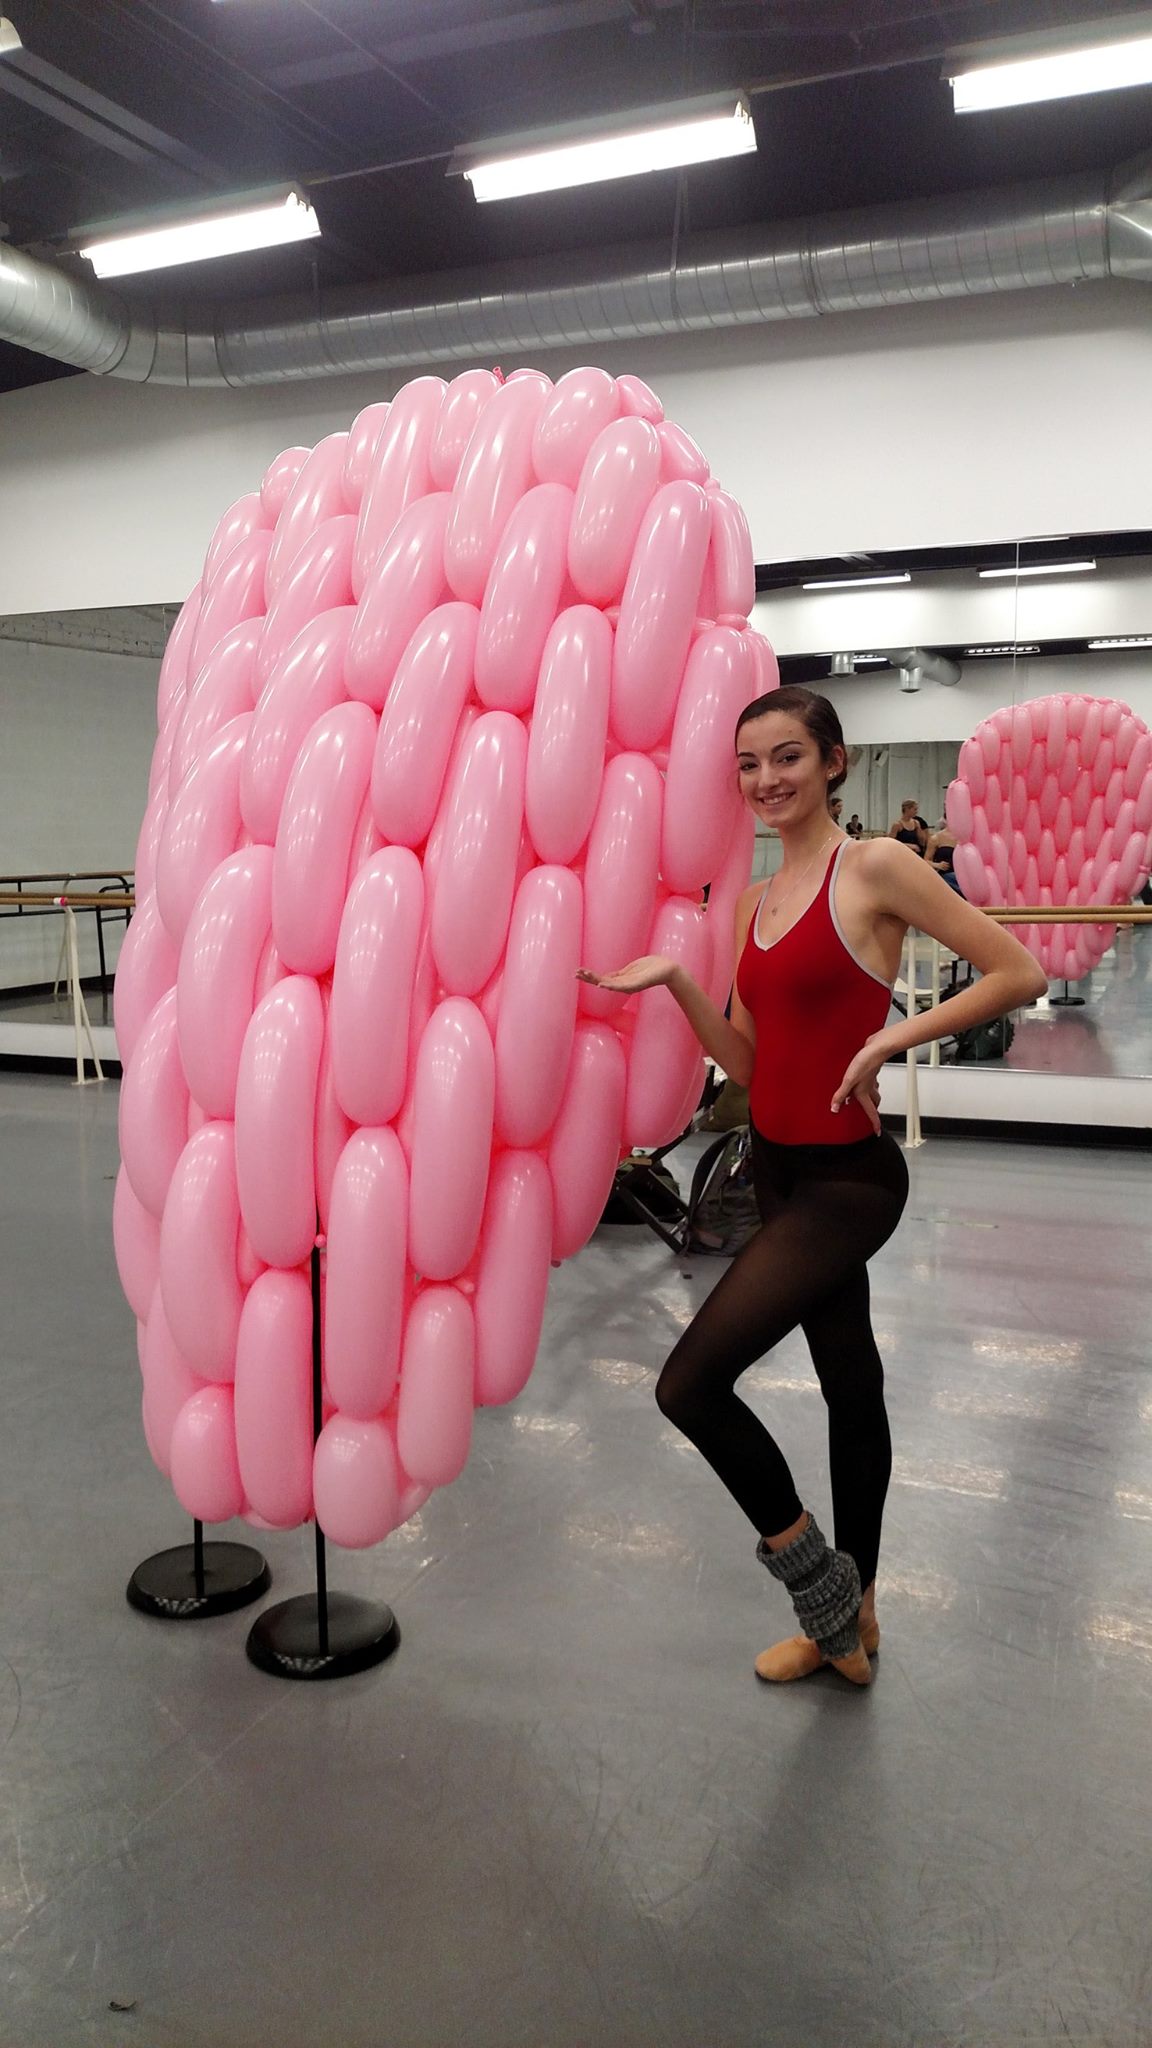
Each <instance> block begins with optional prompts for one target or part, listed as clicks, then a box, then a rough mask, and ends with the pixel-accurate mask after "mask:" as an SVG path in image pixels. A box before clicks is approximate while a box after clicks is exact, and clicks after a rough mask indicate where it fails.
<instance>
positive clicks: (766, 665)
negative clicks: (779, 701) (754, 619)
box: [747, 632, 780, 697]
mask: <svg viewBox="0 0 1152 2048" xmlns="http://www.w3.org/2000/svg"><path fill="white" fill-rule="evenodd" d="M747 637H748V639H749V641H750V642H751V646H752V659H753V661H754V662H755V664H756V695H757V697H767V696H769V695H770V694H771V692H772V691H773V690H778V689H779V688H780V663H779V662H778V661H777V659H776V655H775V651H774V650H773V648H772V647H771V646H770V644H769V642H768V641H767V640H766V639H765V638H764V635H763V633H755V632H749V634H748V636H747Z"/></svg>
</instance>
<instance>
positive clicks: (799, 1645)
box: [756, 1620, 880, 1685]
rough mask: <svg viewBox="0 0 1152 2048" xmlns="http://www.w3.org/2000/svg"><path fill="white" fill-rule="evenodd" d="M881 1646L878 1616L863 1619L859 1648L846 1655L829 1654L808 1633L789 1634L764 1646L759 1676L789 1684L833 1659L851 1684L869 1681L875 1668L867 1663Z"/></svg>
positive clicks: (777, 1682) (757, 1669)
mask: <svg viewBox="0 0 1152 2048" xmlns="http://www.w3.org/2000/svg"><path fill="white" fill-rule="evenodd" d="M879 1648H880V1627H879V1624H878V1622H876V1621H875V1620H873V1621H867V1622H862V1623H861V1626H860V1648H859V1649H858V1650H853V1651H851V1652H850V1654H849V1655H848V1656H847V1657H836V1658H831V1659H830V1658H827V1657H825V1656H824V1655H823V1653H822V1652H821V1651H820V1650H818V1649H817V1647H816V1645H815V1643H814V1642H812V1641H811V1639H810V1638H809V1637H808V1636H789V1637H788V1638H787V1639H786V1640H785V1641H784V1642H782V1643H773V1644H772V1647H771V1649H768V1650H762V1651H761V1652H760V1655H759V1656H758V1657H757V1659H756V1676H757V1678H762V1679H763V1680H764V1683H765V1684H766V1685H790V1684H792V1683H793V1682H794V1680H796V1679H797V1678H810V1677H811V1676H812V1673H813V1672H814V1671H820V1670H822V1669H823V1667H824V1665H825V1664H827V1663H829V1662H830V1663H831V1664H832V1667H833V1669H834V1670H836V1671H838V1672H839V1673H840V1675H841V1677H842V1678H847V1679H848V1680H849V1681H850V1683H851V1684H852V1685H870V1684H871V1681H872V1670H871V1666H870V1665H869V1663H868V1659H869V1657H874V1656H875V1655H876V1652H877V1650H878V1649H879Z"/></svg>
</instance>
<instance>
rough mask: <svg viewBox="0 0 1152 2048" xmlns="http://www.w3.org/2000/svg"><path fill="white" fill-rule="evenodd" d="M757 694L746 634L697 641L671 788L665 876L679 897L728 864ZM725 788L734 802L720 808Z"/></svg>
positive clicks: (684, 690) (722, 633)
mask: <svg viewBox="0 0 1152 2048" xmlns="http://www.w3.org/2000/svg"><path fill="white" fill-rule="evenodd" d="M755 687H756V680H755V665H754V662H753V657H752V650H751V648H750V647H749V645H748V639H747V635H746V634H743V633H738V632H736V631H734V630H733V628H732V627H730V626H716V627H714V628H713V630H712V631H711V632H710V633H704V634H701V636H700V638H699V639H698V640H695V641H694V642H693V645H692V651H691V653H690V655H689V657H688V665H687V668H686V669H685V672H684V681H683V685H682V687H681V690H680V696H679V699H678V701H677V704H676V718H675V723H674V725H673V727H672V745H671V747H670V749H669V754H668V769H667V774H666V776H665V783H664V817H663V827H662V840H661V855H660V872H661V876H662V878H663V881H664V885H665V887H666V888H667V889H669V890H671V891H673V892H674V893H675V894H676V895H692V894H693V893H694V892H695V891H696V890H699V889H702V888H703V887H704V884H705V883H706V882H713V881H715V879H716V876H717V874H718V873H719V870H720V867H721V865H722V863H723V860H724V855H725V852H726V851H727V848H728V844H729V841H730V840H731V837H732V833H733V830H734V829H735V824H736V818H737V816H738V814H739V810H740V805H741V798H740V794H739V791H738V789H737V787H736V778H735V776H734V775H733V774H732V737H733V733H734V731H735V727H736V720H737V718H738V717H739V715H740V712H741V711H742V710H743V709H744V706H745V705H746V704H747V703H749V702H750V701H751V698H752V696H753V693H754V691H755ZM725 782H727V785H728V787H727V790H726V792H725V793H726V796H727V799H728V800H727V802H726V803H717V801H716V792H717V791H718V790H723V789H724V785H725Z"/></svg>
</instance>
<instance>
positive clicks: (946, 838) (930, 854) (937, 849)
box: [924, 818, 960, 891]
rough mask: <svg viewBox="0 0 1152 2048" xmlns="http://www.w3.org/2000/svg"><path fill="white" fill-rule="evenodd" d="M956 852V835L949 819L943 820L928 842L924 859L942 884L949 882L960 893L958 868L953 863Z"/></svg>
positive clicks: (951, 887)
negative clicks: (957, 877)
mask: <svg viewBox="0 0 1152 2048" xmlns="http://www.w3.org/2000/svg"><path fill="white" fill-rule="evenodd" d="M955 852H956V834H955V833H954V832H953V830H952V827H951V825H950V824H949V823H948V820H947V818H942V819H941V821H940V823H939V824H938V825H937V827H936V830H935V831H934V832H933V834H932V836H931V838H930V839H929V841H928V845H927V847H926V849H925V853H924V858H925V860H926V861H927V863H928V865H929V867H930V868H932V869H933V870H934V872H935V873H936V874H938V875H939V877H940V880H941V881H942V882H947V884H948V887H949V888H950V889H956V890H957V891H958V890H959V888H960V884H959V882H958V881H957V879H956V868H955V864H954V861H953V855H954V854H955Z"/></svg>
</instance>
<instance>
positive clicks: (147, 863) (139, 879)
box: [132, 790, 168, 903]
mask: <svg viewBox="0 0 1152 2048" xmlns="http://www.w3.org/2000/svg"><path fill="white" fill-rule="evenodd" d="M167 823H168V792H167V790H159V791H158V792H157V794H156V795H155V796H154V797H152V798H150V800H149V803H148V808H147V810H146V811H145V813H144V822H143V824H142V825H141V827H140V836H139V838H138V839H137V841H136V853H135V857H134V859H133V863H132V871H133V876H134V883H133V886H134V888H135V891H136V901H137V903H143V901H144V898H145V897H146V896H150V895H151V894H152V891H153V889H154V888H155V886H156V854H157V850H158V848H159V845H160V841H161V839H162V837H163V835H164V827H165V825H166V824H167Z"/></svg>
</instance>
